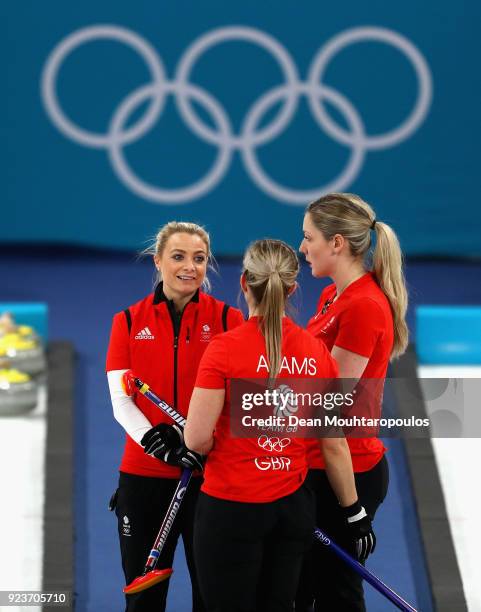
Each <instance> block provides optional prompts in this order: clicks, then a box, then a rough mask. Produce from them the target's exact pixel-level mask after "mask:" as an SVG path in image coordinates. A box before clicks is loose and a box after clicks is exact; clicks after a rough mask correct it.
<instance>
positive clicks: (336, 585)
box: [296, 193, 408, 612]
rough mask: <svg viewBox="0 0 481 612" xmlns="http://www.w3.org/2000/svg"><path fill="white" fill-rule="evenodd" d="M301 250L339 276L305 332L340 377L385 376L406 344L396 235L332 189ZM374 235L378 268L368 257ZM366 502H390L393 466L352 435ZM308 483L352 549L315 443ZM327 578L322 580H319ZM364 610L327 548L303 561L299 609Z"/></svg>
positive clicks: (371, 509)
mask: <svg viewBox="0 0 481 612" xmlns="http://www.w3.org/2000/svg"><path fill="white" fill-rule="evenodd" d="M303 232H304V239H303V240H302V243H301V245H300V249H299V250H300V251H301V252H302V253H303V254H304V255H305V257H306V261H307V262H308V263H309V265H310V266H311V269H312V275H313V276H315V277H316V278H323V277H326V276H327V277H330V278H332V280H333V281H334V282H333V283H332V284H331V285H329V286H328V287H326V288H325V289H324V291H323V292H322V293H321V296H320V298H319V302H318V305H317V312H316V314H315V315H314V316H313V317H312V318H311V319H310V321H309V323H308V325H307V330H308V331H309V332H311V334H312V335H313V336H315V337H316V338H318V339H320V340H322V341H323V343H324V344H325V346H326V347H327V348H328V350H329V351H330V352H331V355H332V356H333V357H334V359H335V360H336V362H337V364H338V366H339V376H340V378H350V379H359V378H370V379H378V380H379V379H383V380H384V378H385V376H386V371H387V367H388V364H389V361H390V359H392V358H394V357H397V356H399V355H401V354H402V353H403V352H404V351H405V349H406V346H407V342H408V329H407V325H406V321H405V315H406V309H407V292H406V287H405V283H404V276H403V272H402V255H401V250H400V247H399V242H398V239H397V237H396V235H395V233H394V232H393V230H392V229H391V228H390V227H389V225H387V224H386V223H382V222H380V221H377V220H376V215H375V213H374V211H373V209H372V208H371V207H370V206H369V205H368V204H367V203H366V202H364V201H363V200H362V199H361V198H359V197H358V196H356V195H353V194H342V193H333V194H329V195H326V196H324V197H322V198H320V199H319V200H317V201H315V202H313V203H312V204H310V205H309V206H308V207H307V210H306V214H305V216H304V223H303ZM373 235H374V236H375V247H374V253H373V255H372V258H373V259H372V270H371V269H369V266H368V262H367V261H366V259H367V257H368V255H369V253H370V249H371V245H372V236H373ZM348 444H349V447H350V451H351V455H352V463H353V468H354V472H355V480H356V488H357V491H358V493H359V499H360V502H361V504H362V505H363V506H364V507H365V508H366V511H367V512H368V514H369V516H370V518H371V520H373V518H374V514H375V512H376V510H377V508H378V507H379V505H380V504H381V502H382V501H383V500H384V498H385V496H386V493H387V487H388V481H389V471H388V465H387V461H386V458H385V457H384V453H385V451H386V449H385V448H384V446H383V444H382V442H381V440H379V439H378V438H350V439H348ZM310 448H311V450H310V456H309V467H310V468H311V469H312V471H311V472H310V474H309V481H310V482H312V483H313V485H314V486H315V490H316V493H317V503H318V517H317V518H318V522H319V527H320V528H321V529H322V530H323V531H325V532H326V533H327V534H328V535H330V536H331V537H332V538H333V540H334V541H336V542H337V543H338V544H339V545H341V546H344V547H345V548H346V549H348V550H349V552H351V553H352V554H355V551H354V550H353V549H352V543H350V542H349V541H346V539H345V536H344V530H343V517H342V513H341V512H340V509H339V507H338V504H337V500H336V497H335V495H334V492H333V491H332V488H331V487H330V485H329V482H328V479H327V477H326V472H325V464H324V461H323V458H322V456H321V454H320V453H319V451H318V449H317V448H315V446H313V445H312V444H311V445H310ZM321 578H322V579H321ZM313 599H315V600H316V604H315V608H314V609H315V610H342V611H343V612H351V611H352V612H354V611H356V612H357V611H364V610H365V604H364V594H363V589H362V582H361V579H360V578H359V576H358V574H356V573H355V572H354V571H353V570H351V569H350V567H348V566H347V565H346V564H345V563H343V562H342V561H340V560H338V559H337V558H336V557H335V556H334V555H332V554H330V551H326V550H325V549H324V548H323V547H322V546H317V545H314V547H313V549H312V551H311V553H310V555H308V558H307V560H306V562H305V564H304V569H303V572H302V577H301V582H300V586H299V591H298V596H297V598H296V612H299V611H301V612H304V611H306V610H311V605H312V602H313Z"/></svg>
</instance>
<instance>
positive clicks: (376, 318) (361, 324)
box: [334, 298, 386, 357]
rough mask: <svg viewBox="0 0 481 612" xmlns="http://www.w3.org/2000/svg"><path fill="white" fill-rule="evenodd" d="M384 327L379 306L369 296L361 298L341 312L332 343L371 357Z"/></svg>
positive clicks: (382, 315)
mask: <svg viewBox="0 0 481 612" xmlns="http://www.w3.org/2000/svg"><path fill="white" fill-rule="evenodd" d="M385 328H386V322H385V320H384V314H383V312H382V310H381V308H380V306H379V305H378V304H376V302H375V301H374V300H371V299H370V298H361V299H359V300H356V301H355V302H353V303H352V304H350V305H349V307H348V308H346V310H344V311H343V312H342V313H341V316H340V320H339V332H338V334H337V336H336V340H335V341H334V345H335V346H338V347H340V348H343V349H346V350H347V351H351V352H352V353H357V354H358V355H362V356H363V357H371V355H372V353H373V351H374V347H375V346H376V344H377V341H378V339H379V338H380V337H381V335H382V334H383V333H384V331H385Z"/></svg>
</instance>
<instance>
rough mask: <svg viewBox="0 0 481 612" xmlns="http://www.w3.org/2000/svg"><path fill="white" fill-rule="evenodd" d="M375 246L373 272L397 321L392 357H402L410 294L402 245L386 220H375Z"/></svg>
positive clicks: (407, 335)
mask: <svg viewBox="0 0 481 612" xmlns="http://www.w3.org/2000/svg"><path fill="white" fill-rule="evenodd" d="M374 229H375V232H376V247H375V249H374V254H373V272H374V275H375V277H376V280H377V282H378V285H379V286H380V287H381V290H382V291H383V293H384V295H385V296H386V297H387V299H388V300H389V304H390V305H391V310H392V314H393V322H394V343H393V349H392V353H391V358H395V357H399V356H400V355H402V354H403V353H404V351H405V350H406V348H407V345H408V340H409V332H408V327H407V324H406V311H407V306H408V294H407V290H406V281H405V279H404V273H403V261H402V253H401V247H400V245H399V240H398V239H397V236H396V234H395V233H394V231H393V230H392V229H391V227H389V225H387V224H386V223H381V222H379V221H376V223H375V227H374Z"/></svg>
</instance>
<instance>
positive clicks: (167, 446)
mask: <svg viewBox="0 0 481 612" xmlns="http://www.w3.org/2000/svg"><path fill="white" fill-rule="evenodd" d="M140 444H142V446H143V447H144V453H146V454H147V455H151V456H152V457H156V458H157V459H161V460H162V461H166V459H165V456H166V454H167V453H169V452H170V451H171V450H172V449H175V448H179V447H181V446H182V445H183V444H184V434H183V433H182V429H181V428H180V427H179V426H178V425H176V424H173V425H167V423H159V424H158V425H156V426H155V427H152V429H149V431H148V432H147V433H146V434H144V437H143V438H142V440H141V441H140Z"/></svg>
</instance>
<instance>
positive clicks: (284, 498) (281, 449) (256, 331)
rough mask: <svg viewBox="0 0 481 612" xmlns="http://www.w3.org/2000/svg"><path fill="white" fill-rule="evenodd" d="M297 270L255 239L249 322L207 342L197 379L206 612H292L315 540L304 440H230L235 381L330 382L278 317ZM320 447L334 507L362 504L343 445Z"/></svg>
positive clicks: (337, 441)
mask: <svg viewBox="0 0 481 612" xmlns="http://www.w3.org/2000/svg"><path fill="white" fill-rule="evenodd" d="M298 271H299V262H298V260H297V256H296V253H295V252H294V251H293V249H292V248H291V247H289V246H288V245H287V244H285V243H284V242H281V241H279V240H258V241H257V242H254V243H253V244H252V245H251V246H250V247H249V248H248V249H247V251H246V254H245V256H244V270H243V272H242V275H241V279H240V283H241V287H242V291H243V294H244V298H245V300H246V303H247V306H248V308H249V320H248V321H246V322H245V323H244V324H243V325H241V326H240V327H238V328H237V329H236V330H233V331H229V332H227V333H225V334H222V335H221V336H217V337H216V338H214V339H213V341H212V342H211V344H210V345H209V346H208V347H207V350H206V351H205V353H204V356H203V358H202V361H201V363H200V366H199V370H198V373H197V380H196V383H195V388H194V392H193V394H192V398H191V402H190V407H189V413H188V417H187V424H186V427H185V432H184V434H185V442H186V444H187V446H188V447H189V448H190V449H192V450H194V451H197V452H199V453H201V454H207V462H206V466H205V471H204V483H203V485H202V488H201V493H200V497H199V503H198V506H197V512H196V517H195V530H194V556H195V560H196V567H197V572H198V580H199V584H200V589H201V593H202V597H203V600H204V604H205V606H206V609H207V610H208V612H292V610H293V604H294V598H295V594H296V588H297V583H298V579H299V572H300V570H301V565H302V560H303V557H304V553H305V552H306V551H307V549H308V548H309V545H310V542H311V541H312V539H313V528H314V499H313V493H312V491H311V490H310V489H308V488H307V487H305V486H304V479H305V477H306V474H307V462H306V445H305V441H304V440H299V439H295V438H286V437H284V436H285V435H286V434H284V435H282V434H279V433H277V434H276V433H274V436H272V435H267V433H268V432H267V433H266V431H265V430H261V431H260V432H258V433H257V434H255V437H254V438H240V437H234V436H232V435H231V433H230V416H231V387H230V385H231V380H232V379H251V378H263V379H268V380H267V382H266V383H265V384H267V387H268V388H272V387H273V386H274V385H275V384H276V383H275V379H276V378H277V379H282V378H286V377H290V378H307V377H310V378H312V379H313V380H315V379H316V378H334V377H336V376H337V368H336V366H335V363H334V360H333V358H332V357H331V355H330V354H329V351H328V350H327V348H326V347H325V346H324V345H323V344H322V343H319V342H318V341H317V340H316V339H315V338H314V337H313V336H312V335H311V334H309V333H308V332H307V331H305V330H303V329H302V328H300V327H298V326H297V325H296V324H295V323H294V322H293V321H291V320H290V319H289V318H288V317H287V316H286V315H285V309H286V305H287V301H288V298H289V296H290V295H291V294H292V293H293V292H294V291H295V289H296V278H297V274H298ZM306 360H308V362H309V364H310V365H311V366H312V367H310V368H309V371H308V372H307V371H306V372H304V373H300V372H299V371H297V373H296V374H293V372H292V371H289V367H287V366H286V365H285V364H293V363H296V364H302V363H305V362H306ZM260 385H261V383H259V386H260ZM259 388H260V387H259ZM259 434H260V435H259ZM317 444H318V447H319V443H318V442H317ZM321 446H322V456H323V460H324V462H325V466H326V468H325V469H326V474H327V477H328V478H329V479H330V482H331V485H332V488H333V491H334V492H335V493H333V494H335V495H336V499H337V500H338V503H339V504H340V505H341V506H342V507H346V508H351V507H352V506H353V505H356V504H357V505H359V501H358V499H357V493H356V489H355V486H354V476H353V472H352V465H351V460H350V454H349V448H348V446H347V442H346V440H345V438H324V439H323V440H322V444H321ZM319 452H321V450H320V451H319ZM361 510H362V512H361V516H360V517H359V520H357V519H356V518H355V520H354V521H353V522H351V523H350V533H351V539H352V542H353V545H355V543H356V542H357V543H362V545H363V546H364V545H365V546H366V551H367V552H368V550H369V549H370V548H371V547H372V545H373V543H374V536H373V534H372V531H371V524H370V521H369V518H368V517H367V516H366V513H365V512H364V511H363V509H361ZM347 520H348V518H346V522H347ZM360 540H362V542H360Z"/></svg>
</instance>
